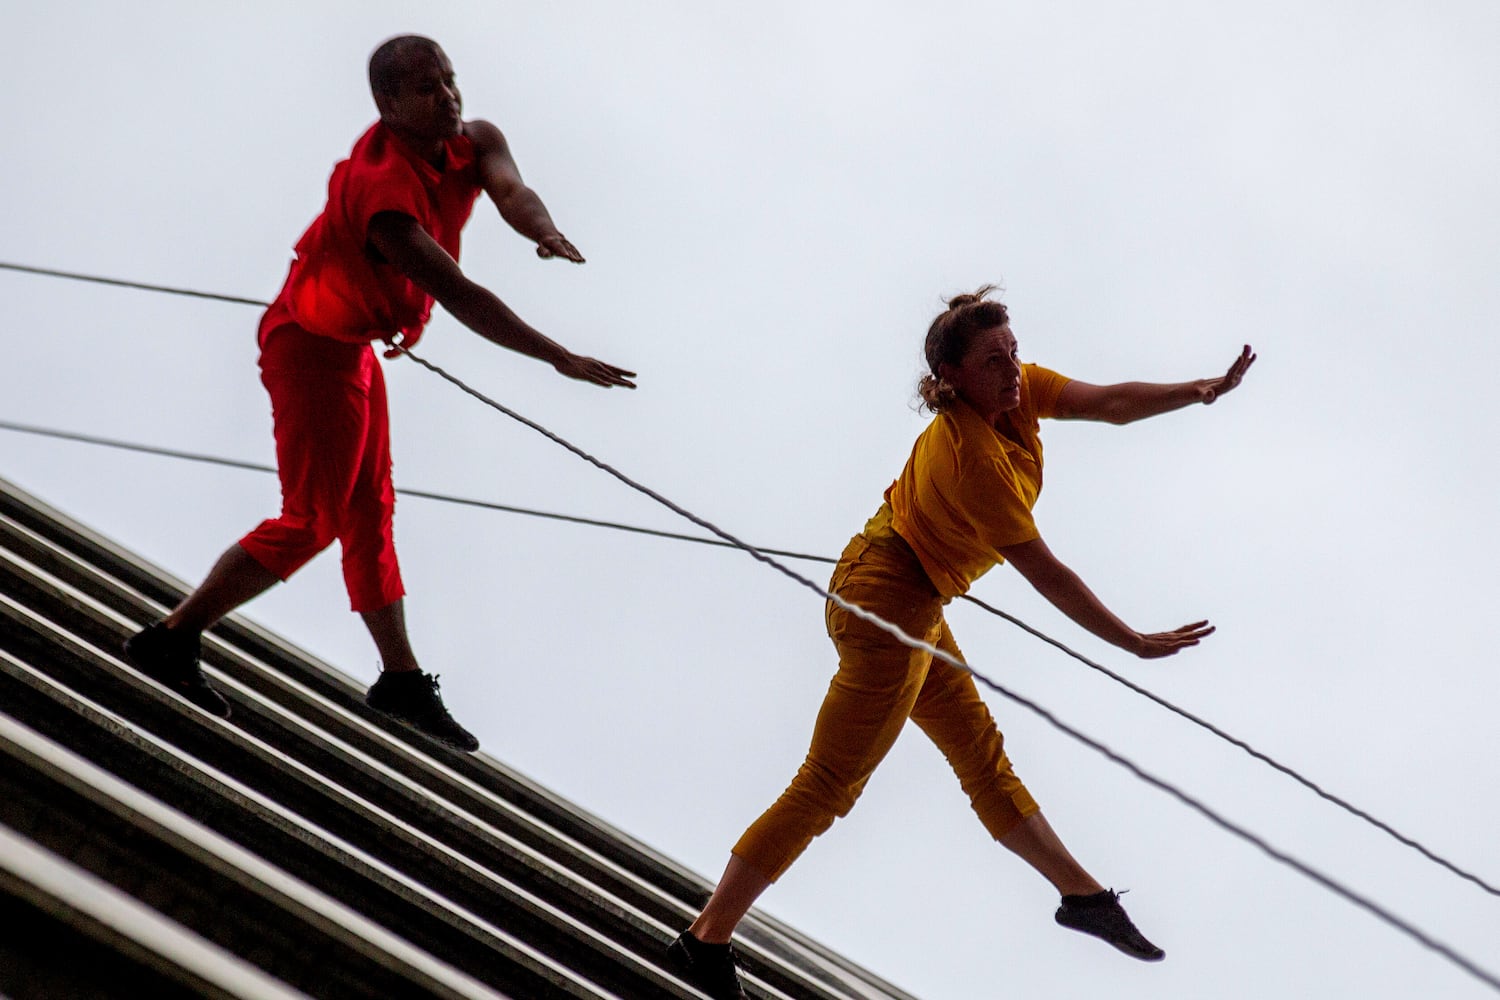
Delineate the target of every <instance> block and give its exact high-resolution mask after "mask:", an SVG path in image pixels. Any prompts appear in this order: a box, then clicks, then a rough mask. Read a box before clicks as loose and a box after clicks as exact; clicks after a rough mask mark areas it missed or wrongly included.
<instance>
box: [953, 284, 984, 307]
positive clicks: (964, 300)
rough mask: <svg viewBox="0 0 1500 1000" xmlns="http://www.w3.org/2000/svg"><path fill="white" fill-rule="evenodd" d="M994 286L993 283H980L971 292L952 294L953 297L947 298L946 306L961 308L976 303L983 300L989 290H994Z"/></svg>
mask: <svg viewBox="0 0 1500 1000" xmlns="http://www.w3.org/2000/svg"><path fill="white" fill-rule="evenodd" d="M995 288H996V286H995V285H980V286H979V287H978V288H976V289H975V290H974V291H972V292H964V293H963V294H962V295H955V296H953V298H951V299H949V300H948V308H949V309H962V308H963V307H964V306H972V305H975V304H977V303H980V302H983V301H984V300H985V299H986V298H987V297H988V296H989V294H990V292H993V291H994V290H995Z"/></svg>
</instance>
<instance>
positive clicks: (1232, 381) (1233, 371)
mask: <svg viewBox="0 0 1500 1000" xmlns="http://www.w3.org/2000/svg"><path fill="white" fill-rule="evenodd" d="M1253 364H1255V352H1254V351H1252V350H1250V345H1249V344H1246V345H1245V349H1244V350H1243V351H1241V352H1240V356H1239V357H1237V358H1235V359H1234V364H1232V365H1230V366H1229V371H1227V372H1225V373H1224V376H1223V377H1222V378H1210V379H1204V380H1203V381H1202V382H1201V383H1199V387H1198V391H1199V392H1200V393H1201V394H1202V398H1203V403H1204V405H1205V406H1207V405H1208V404H1209V403H1212V402H1213V401H1214V400H1216V399H1218V398H1219V397H1220V396H1222V395H1224V394H1225V393H1226V392H1228V391H1229V390H1230V389H1233V388H1234V387H1235V386H1237V385H1239V384H1240V380H1241V379H1243V378H1244V377H1245V372H1247V371H1249V370H1250V366H1251V365H1253Z"/></svg>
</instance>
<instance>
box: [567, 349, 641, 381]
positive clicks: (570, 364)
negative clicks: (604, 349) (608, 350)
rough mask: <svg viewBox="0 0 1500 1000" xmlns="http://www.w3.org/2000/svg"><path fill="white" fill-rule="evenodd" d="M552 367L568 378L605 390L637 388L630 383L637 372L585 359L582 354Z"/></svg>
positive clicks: (571, 355)
mask: <svg viewBox="0 0 1500 1000" xmlns="http://www.w3.org/2000/svg"><path fill="white" fill-rule="evenodd" d="M552 367H554V368H556V369H557V371H558V373H559V374H562V375H566V376H568V378H576V379H578V380H580V381H582V382H592V383H594V384H595V385H602V386H604V387H605V388H609V387H610V386H612V385H623V386H624V387H625V388H627V389H634V388H635V383H634V382H632V381H630V380H631V379H633V378H635V372H632V371H626V370H625V369H624V368H616V367H615V366H614V365H610V364H605V363H604V362H603V361H598V360H596V359H594V358H585V357H583V356H582V355H580V354H567V355H565V356H564V357H563V359H562V360H561V361H556V362H554V363H553V365H552Z"/></svg>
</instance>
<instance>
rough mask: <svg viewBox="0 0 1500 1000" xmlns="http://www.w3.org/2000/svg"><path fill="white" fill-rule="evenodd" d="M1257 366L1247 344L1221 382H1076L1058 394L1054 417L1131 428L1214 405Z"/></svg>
mask: <svg viewBox="0 0 1500 1000" xmlns="http://www.w3.org/2000/svg"><path fill="white" fill-rule="evenodd" d="M1254 363H1255V352H1254V351H1252V350H1251V349H1250V345H1249V344H1246V345H1245V349H1244V350H1243V351H1241V352H1240V356H1239V357H1238V358H1235V360H1234V364H1232V365H1230V366H1229V371H1227V372H1225V373H1224V374H1223V375H1221V376H1219V377H1218V378H1200V379H1196V380H1194V381H1192V382H1120V383H1117V384H1116V385H1090V384H1089V383H1087V382H1079V381H1076V380H1074V381H1072V382H1069V383H1068V384H1067V385H1065V386H1063V389H1062V392H1061V393H1059V394H1058V397H1057V405H1056V408H1055V412H1054V414H1053V415H1054V416H1056V417H1058V418H1060V419H1063V420H1100V421H1104V422H1105V423H1111V424H1128V423H1131V422H1133V421H1136V420H1144V419H1146V418H1147V417H1154V416H1157V415H1158V414H1162V413H1170V412H1171V411H1172V410H1178V409H1181V408H1182V407H1184V406H1189V405H1191V404H1193V403H1212V402H1213V401H1214V400H1216V399H1218V398H1219V397H1220V396H1222V395H1224V394H1225V393H1226V392H1229V391H1230V390H1231V389H1233V388H1234V387H1235V386H1237V385H1239V384H1240V380H1241V379H1243V378H1244V377H1245V372H1247V371H1249V369H1250V366H1251V365H1252V364H1254Z"/></svg>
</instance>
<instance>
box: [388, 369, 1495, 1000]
mask: <svg viewBox="0 0 1500 1000" xmlns="http://www.w3.org/2000/svg"><path fill="white" fill-rule="evenodd" d="M397 350H399V351H400V352H401V354H403V355H405V356H406V357H408V358H410V359H411V360H412V361H415V362H416V363H417V364H419V365H421V366H422V367H423V368H426V369H427V370H428V371H430V372H432V373H433V374H435V375H437V376H438V377H440V378H442V379H443V380H445V381H447V382H448V383H450V384H452V385H454V386H455V387H457V388H458V389H460V390H462V391H463V392H465V393H467V394H468V395H470V396H472V397H474V398H475V399H477V400H479V401H480V402H482V403H484V404H486V405H487V406H489V407H491V408H492V409H494V410H497V411H498V412H500V413H503V414H504V415H505V416H507V417H510V418H511V419H512V420H515V421H517V422H518V423H520V424H522V425H524V426H526V427H529V428H530V429H532V430H534V431H536V432H537V433H538V434H540V435H542V436H543V437H545V438H547V440H549V441H551V442H553V443H554V444H556V445H558V446H559V447H561V448H563V449H565V450H567V451H569V452H571V453H572V454H574V455H576V456H577V457H579V458H581V459H583V460H584V461H585V462H588V463H589V464H590V465H592V466H594V467H595V468H597V469H599V470H600V471H601V472H604V473H606V474H608V475H610V476H612V477H614V478H615V479H617V480H619V481H620V482H621V483H623V484H625V485H626V486H628V487H630V488H631V489H633V490H635V491H636V492H638V493H641V494H642V495H644V496H647V497H650V498H651V499H652V500H655V501H656V502H657V503H659V504H661V505H662V506H664V507H666V508H667V509H668V510H670V511H672V512H673V513H674V514H677V515H678V516H680V517H683V518H685V519H686V520H688V521H691V522H692V523H693V524H696V525H697V526H698V527H700V528H702V529H704V530H705V531H708V532H710V533H711V534H713V535H716V536H717V537H719V538H721V539H723V540H724V541H726V542H730V543H731V544H733V545H734V546H735V547H736V548H738V549H740V550H741V551H743V552H744V553H745V554H747V555H749V556H750V557H752V558H754V559H755V560H757V561H758V562H761V563H764V564H765V565H766V566H769V567H770V568H771V569H774V570H776V571H777V572H778V573H781V574H782V575H783V576H785V577H787V578H789V579H790V580H792V581H793V582H794V583H797V584H799V585H800V586H802V587H805V588H806V589H808V590H810V591H812V592H813V593H815V594H817V595H818V596H820V597H822V598H823V599H824V600H825V601H831V602H833V603H834V604H836V605H838V606H839V607H841V608H843V609H844V610H845V611H847V612H849V613H850V614H852V615H855V616H856V617H858V618H860V619H863V620H864V621H867V622H869V623H870V624H871V625H874V626H875V627H876V628H878V629H880V630H881V631H883V632H885V633H886V634H888V635H890V636H891V637H892V638H894V639H896V640H897V641H898V642H900V643H902V644H903V645H905V646H907V647H909V648H911V649H917V650H921V651H922V652H924V653H926V654H928V655H929V656H931V657H932V658H933V659H935V660H939V661H941V662H943V663H946V664H948V665H949V666H952V667H955V668H957V669H959V670H962V671H964V672H965V673H968V674H970V675H971V676H972V677H973V678H974V679H975V680H976V681H977V682H979V683H980V684H983V685H984V686H985V687H987V688H989V689H990V690H991V691H994V692H995V693H996V694H999V695H1001V696H1002V697H1005V698H1007V699H1009V700H1010V701H1012V702H1013V703H1015V704H1017V705H1020V706H1022V707H1023V708H1026V709H1028V710H1029V711H1031V712H1033V713H1034V714H1036V715H1037V716H1039V717H1040V718H1042V719H1043V720H1044V721H1045V722H1047V723H1048V724H1049V725H1051V726H1053V727H1054V728H1055V729H1057V730H1058V731H1059V732H1062V733H1064V734H1065V735H1067V736H1070V737H1072V738H1073V739H1075V740H1077V741H1078V742H1080V743H1082V744H1083V745H1085V746H1087V747H1089V748H1090V749H1092V750H1094V751H1096V752H1097V753H1100V754H1102V755H1103V756H1104V757H1105V758H1107V759H1108V760H1110V761H1112V762H1113V763H1115V764H1118V765H1119V766H1121V767H1123V768H1125V769H1126V770H1127V771H1129V772H1130V773H1131V774H1133V775H1134V776H1135V777H1137V778H1138V779H1140V780H1141V781H1144V782H1146V783H1147V784H1149V785H1151V786H1153V787H1155V788H1157V789H1159V790H1161V791H1163V792H1166V793H1167V794H1168V795H1171V796H1172V797H1173V798H1175V799H1177V800H1178V801H1179V802H1181V803H1182V804H1183V805H1186V806H1188V807H1189V808H1190V809H1192V810H1193V811H1195V812H1197V813H1198V814H1199V815H1201V816H1203V817H1204V818H1205V819H1207V820H1209V821H1210V822H1211V823H1213V824H1214V825H1216V826H1218V827H1219V828H1220V829H1222V830H1224V831H1225V832H1227V833H1230V834H1233V835H1234V836H1236V837H1239V838H1240V839H1241V840H1244V841H1245V842H1247V843H1249V844H1251V845H1253V846H1254V847H1256V848H1258V849H1259V850H1260V851H1261V852H1262V853H1264V854H1265V855H1266V856H1267V857H1269V858H1271V859H1272V860H1274V861H1277V862H1279V863H1280V864H1282V865H1285V866H1287V867H1289V868H1291V869H1292V870H1293V871H1296V872H1297V873H1299V874H1301V875H1303V876H1304V877H1306V878H1308V879H1310V880H1312V881H1313V882H1315V883H1317V884H1318V885H1321V886H1322V887H1323V888H1325V889H1327V890H1328V891H1330V892H1332V893H1334V894H1335V895H1338V896H1340V897H1342V898H1343V899H1344V900H1346V901H1347V902H1350V903H1353V904H1354V905H1356V906H1358V907H1360V908H1361V909H1363V910H1365V911H1367V912H1368V913H1370V914H1372V915H1374V916H1375V917H1377V918H1379V919H1380V920H1382V921H1384V922H1385V923H1386V924H1388V925H1390V926H1391V927H1393V928H1395V929H1396V930H1398V931H1400V932H1402V933H1403V934H1406V935H1407V936H1408V937H1410V938H1411V939H1412V940H1414V941H1416V942H1418V943H1419V944H1421V945H1423V946H1424V947H1426V948H1428V949H1429V950H1431V951H1433V952H1434V953H1436V954H1438V955H1441V956H1442V957H1443V958H1445V959H1447V960H1448V961H1449V962H1451V963H1453V964H1454V965H1455V966H1457V967H1458V968H1460V969H1462V970H1463V971H1465V972H1467V973H1468V974H1469V975H1471V976H1473V977H1474V978H1475V979H1478V980H1479V981H1480V982H1482V983H1484V984H1486V985H1487V986H1489V987H1490V988H1491V989H1493V990H1495V991H1496V992H1500V977H1497V976H1496V975H1495V974H1494V973H1491V972H1489V971H1488V970H1486V969H1484V968H1483V967H1481V966H1480V965H1478V964H1477V963H1475V962H1474V961H1472V960H1471V959H1469V958H1467V957H1466V956H1464V955H1463V954H1461V953H1459V952H1458V951H1456V950H1455V949H1453V948H1452V947H1450V946H1449V945H1447V944H1444V943H1443V942H1441V941H1439V940H1437V939H1436V938H1434V937H1432V936H1430V935H1429V934H1427V933H1426V932H1425V931H1422V930H1421V929H1420V928H1418V927H1416V926H1415V925H1413V924H1411V923H1409V922H1407V921H1406V920H1403V919H1402V918H1401V917H1398V916H1397V915H1396V914H1394V913H1392V912H1391V911H1390V910H1388V909H1386V908H1385V907H1383V906H1381V905H1380V904H1379V903H1377V902H1375V901H1374V900H1372V899H1370V898H1369V897H1367V896H1364V895H1361V894H1360V893H1358V892H1355V891H1354V890H1353V889H1350V888H1349V887H1347V886H1345V885H1343V884H1342V883H1341V882H1338V881H1337V880H1335V879H1334V878H1333V877H1331V876H1329V875H1327V874H1325V873H1323V872H1321V871H1319V870H1318V869H1316V868H1314V867H1312V866H1311V865H1309V864H1307V863H1306V862H1304V861H1300V860H1298V859H1297V858H1295V857H1293V856H1292V855H1290V854H1287V853H1285V852H1284V851H1281V850H1279V849H1278V848H1276V847H1274V846H1272V845H1271V844H1270V843H1269V842H1268V841H1266V840H1265V839H1264V838H1262V837H1260V836H1259V835H1257V834H1255V833H1252V832H1251V831H1249V830H1247V829H1246V828H1244V827H1242V826H1240V825H1239V824H1237V823H1235V822H1233V821H1232V820H1229V819H1227V818H1225V817H1224V816H1222V815H1220V814H1219V813H1218V812H1216V811H1215V810H1213V809H1212V808H1210V807H1209V806H1207V805H1205V804H1204V803H1203V802H1201V801H1200V800H1198V799H1197V798H1195V797H1193V796H1192V795H1190V794H1188V793H1187V792H1185V791H1183V790H1182V789H1180V788H1178V787H1177V786H1176V785H1174V784H1172V783H1171V782H1169V781H1166V780H1165V779H1163V778H1159V777H1157V776H1156V775H1154V774H1151V773H1150V772H1149V771H1147V770H1145V769H1144V768H1142V767H1141V766H1140V765H1138V764H1136V763H1135V762H1134V761H1131V760H1130V759H1129V758H1127V757H1125V756H1123V755H1122V754H1120V753H1117V752H1116V751H1114V750H1112V749H1111V748H1110V747H1108V746H1106V745H1105V744H1104V743H1101V742H1100V741H1098V740H1095V739H1094V738H1093V737H1091V736H1088V735H1086V734H1085V733H1083V732H1081V731H1080V730H1078V729H1075V728H1073V727H1072V726H1070V725H1068V724H1067V723H1065V722H1063V721H1062V720H1061V719H1059V718H1058V717H1057V716H1056V715H1054V714H1053V713H1052V712H1050V711H1049V710H1047V709H1045V708H1043V707H1042V706H1041V705H1039V704H1037V703H1036V702H1034V701H1032V700H1030V699H1029V698H1026V697H1023V696H1022V695H1020V694H1017V693H1016V692H1014V691H1012V690H1010V689H1009V688H1007V687H1005V686H1004V685H1002V684H1000V683H999V682H997V681H995V680H993V679H991V678H989V677H986V676H985V675H984V674H982V673H980V672H979V671H978V670H976V669H974V668H973V667H972V666H970V665H969V664H968V663H965V662H964V661H963V660H961V659H959V658H958V657H956V656H954V655H952V654H951V653H949V652H947V651H946V650H943V649H939V648H938V647H937V646H934V645H932V644H931V643H928V642H924V641H923V640H921V639H917V638H915V637H913V636H911V635H908V634H907V633H906V632H905V631H904V630H902V629H901V628H900V626H898V625H895V624H893V623H891V622H888V621H886V620H885V619H884V618H881V617H880V616H879V615H877V614H874V613H873V612H871V611H868V610H866V609H865V608H863V607H861V606H860V605H858V604H855V603H853V602H851V601H848V600H845V599H844V598H843V597H841V596H840V595H839V594H836V593H833V592H832V591H829V590H825V589H824V588H823V587H821V586H819V585H818V584H816V583H814V582H813V581H812V580H809V579H808V578H807V577H805V576H803V575H801V574H800V573H798V572H796V571H795V570H793V569H792V568H791V567H789V566H785V565H783V564H781V563H779V562H777V561H776V560H775V559H774V558H772V557H771V556H769V555H767V554H766V553H764V552H762V551H761V550H759V549H757V548H755V546H753V545H751V544H750V543H748V542H745V541H743V540H741V539H739V538H737V537H735V536H734V535H732V534H730V533H729V532H727V531H725V530H724V529H723V528H720V527H719V526H718V525H716V524H714V523H713V522H711V521H709V520H707V519H705V518H703V517H700V516H699V515H697V514H695V513H693V512H692V511H690V510H688V509H687V508H686V507H683V506H681V505H679V504H677V503H675V502H674V501H672V500H670V499H668V498H667V497H665V496H663V495H662V494H660V493H658V492H657V491H655V490H653V489H652V488H651V487H649V486H646V485H645V484H644V483H640V482H637V481H636V480H634V479H632V478H630V477H629V476H627V475H626V474H625V473H623V472H621V471H620V470H619V469H616V468H615V467H614V466H612V465H610V464H609V463H608V462H605V461H604V460H602V459H600V458H597V457H595V456H594V455H592V454H590V453H589V452H587V451H585V450H583V449H582V448H580V447H579V446H577V445H575V444H573V443H572V442H571V441H569V440H567V439H566V438H564V437H562V436H561V435H558V434H556V433H554V432H553V431H551V430H549V429H547V428H546V427H544V426H543V425H541V424H539V423H537V422H536V421H534V420H532V419H530V418H529V417H526V416H523V415H522V414H520V413H518V412H516V411H515V410H512V409H511V408H510V407H508V406H506V405H505V404H503V403H500V402H498V401H496V400H494V399H491V398H490V397H489V396H486V395H485V394H484V393H482V392H480V391H479V390H478V389H475V388H473V387H472V386H470V385H468V384H467V383H465V382H464V381H463V380H462V379H460V378H458V377H457V376H455V375H453V374H451V373H449V372H447V371H445V370H444V369H442V368H441V367H439V366H437V365H435V364H433V363H432V362H430V361H427V360H426V359H424V358H421V357H418V356H417V355H416V354H413V353H412V352H411V351H410V350H409V349H407V348H406V347H403V346H400V345H397Z"/></svg>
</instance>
